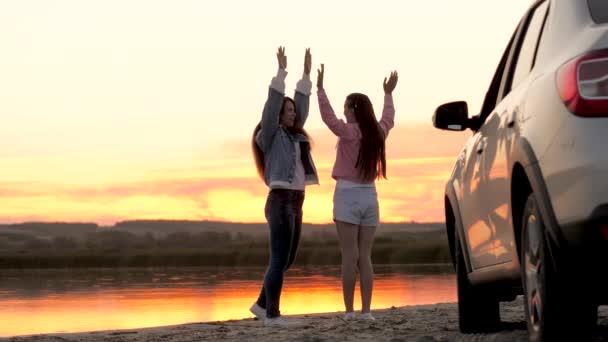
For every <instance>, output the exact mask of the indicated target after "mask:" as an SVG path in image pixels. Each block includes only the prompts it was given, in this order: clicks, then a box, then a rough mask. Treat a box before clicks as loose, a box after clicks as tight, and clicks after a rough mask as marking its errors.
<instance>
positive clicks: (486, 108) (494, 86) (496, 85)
mask: <svg viewBox="0 0 608 342" xmlns="http://www.w3.org/2000/svg"><path fill="white" fill-rule="evenodd" d="M518 30H519V28H517V29H515V32H513V35H512V36H511V39H510V40H509V44H508V45H507V47H506V48H505V51H504V52H503V54H502V57H501V58H500V62H499V63H498V66H497V67H496V71H495V72H494V77H493V78H492V82H491V83H490V87H489V88H488V91H487V92H486V97H485V98H484V100H483V104H482V106H481V111H480V112H479V115H478V116H476V117H474V118H475V121H477V122H478V123H477V125H478V126H481V124H482V123H483V121H485V119H486V118H487V117H488V116H489V115H490V113H491V112H492V110H494V107H496V104H497V103H498V101H500V99H501V98H500V97H499V96H498V95H499V93H500V85H501V83H502V79H503V77H504V74H505V69H506V66H507V61H508V60H509V56H510V55H511V50H512V48H513V45H514V44H513V42H514V41H515V37H517V32H518ZM478 128H479V127H477V128H475V129H474V130H477V129H478Z"/></svg>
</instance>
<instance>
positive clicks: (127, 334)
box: [0, 297, 608, 342]
mask: <svg viewBox="0 0 608 342" xmlns="http://www.w3.org/2000/svg"><path fill="white" fill-rule="evenodd" d="M372 313H373V315H374V316H375V317H376V319H377V320H376V321H360V320H356V321H344V319H343V318H342V316H343V312H334V313H318V314H302V315H289V316H285V317H286V318H287V319H289V320H296V321H298V322H299V323H301V324H302V325H301V326H300V327H297V328H296V327H294V328H266V327H264V326H263V323H262V322H261V321H260V320H257V319H253V318H247V319H240V320H228V321H217V322H205V323H189V324H179V325H172V326H162V327H152V328H142V329H128V330H105V331H94V332H81V333H57V334H41V335H26V336H14V337H5V338H0V341H10V342H17V341H20V342H51V341H53V342H55V341H84V342H96V341H113V342H144V341H151V342H154V341H158V342H160V341H166V342H182V341H183V342H186V341H285V340H290V341H366V340H374V341H391V342H397V341H421V342H431V341H462V342H466V341H471V342H473V341H476V342H481V341H492V342H506V341H522V342H524V341H527V340H528V336H527V330H526V324H525V321H524V316H523V304H522V298H521V297H518V299H517V300H515V301H513V302H508V303H501V317H502V320H503V325H502V330H501V331H499V332H496V333H491V334H473V335H464V334H461V333H460V332H459V331H458V309H457V304H456V303H441V304H430V305H417V306H404V307H392V308H390V309H381V310H372ZM598 323H599V324H598V336H597V338H596V339H595V340H594V341H608V307H600V314H599V319H598Z"/></svg>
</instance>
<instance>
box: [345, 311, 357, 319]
mask: <svg viewBox="0 0 608 342" xmlns="http://www.w3.org/2000/svg"><path fill="white" fill-rule="evenodd" d="M355 319H357V316H355V313H354V312H347V313H345V314H344V320H345V321H352V320H355Z"/></svg>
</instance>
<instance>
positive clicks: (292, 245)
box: [257, 189, 304, 318]
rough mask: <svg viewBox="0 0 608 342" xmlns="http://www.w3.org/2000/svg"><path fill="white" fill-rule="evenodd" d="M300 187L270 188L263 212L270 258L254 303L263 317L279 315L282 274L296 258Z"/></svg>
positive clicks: (301, 198)
mask: <svg viewBox="0 0 608 342" xmlns="http://www.w3.org/2000/svg"><path fill="white" fill-rule="evenodd" d="M303 204H304V191H297V190H285V189H272V190H271V191H270V192H269V193H268V198H267V199H266V207H265V208H264V213H265V214H266V220H267V221H268V226H269V228H270V239H269V243H270V261H269V265H268V269H267V270H266V275H265V276H264V285H263V286H262V291H261V292H260V296H259V297H258V300H257V304H258V305H259V306H261V307H262V308H265V309H266V317H268V318H274V317H279V316H281V311H280V310H279V303H280V301H281V289H282V288H283V274H284V273H285V271H287V269H288V268H289V266H291V264H293V261H294V259H295V258H296V251H297V249H298V243H299V241H300V234H301V232H302V205H303Z"/></svg>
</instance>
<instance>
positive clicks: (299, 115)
mask: <svg viewBox="0 0 608 342" xmlns="http://www.w3.org/2000/svg"><path fill="white" fill-rule="evenodd" d="M311 64H312V57H311V55H310V48H308V49H306V53H305V54H304V73H303V74H302V79H301V80H299V81H298V83H297V84H296V92H295V94H294V97H293V100H294V101H295V103H296V124H297V125H298V127H300V128H303V127H304V124H305V123H306V119H308V110H309V108H310V91H311V89H312V82H311V81H310V68H311Z"/></svg>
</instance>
